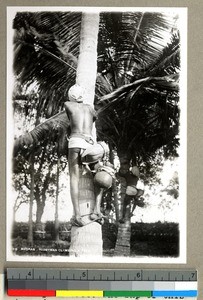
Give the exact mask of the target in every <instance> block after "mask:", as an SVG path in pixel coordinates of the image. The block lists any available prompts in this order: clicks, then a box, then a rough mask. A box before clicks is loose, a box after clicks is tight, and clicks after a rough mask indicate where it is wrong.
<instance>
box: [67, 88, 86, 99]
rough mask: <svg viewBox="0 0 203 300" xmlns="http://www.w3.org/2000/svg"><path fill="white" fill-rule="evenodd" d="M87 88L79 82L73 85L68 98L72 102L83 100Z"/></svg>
mask: <svg viewBox="0 0 203 300" xmlns="http://www.w3.org/2000/svg"><path fill="white" fill-rule="evenodd" d="M85 93H86V91H85V89H84V88H83V87H81V86H80V85H78V84H75V85H73V86H72V87H71V88H70V89H69V91H68V98H69V100H70V101H72V102H83V99H84V96H85Z"/></svg>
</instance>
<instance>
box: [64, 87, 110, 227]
mask: <svg viewBox="0 0 203 300" xmlns="http://www.w3.org/2000/svg"><path fill="white" fill-rule="evenodd" d="M84 93H85V89H83V88H82V87H80V86H79V85H77V84H76V85H74V86H72V87H71V88H70V90H69V100H70V101H67V102H66V103H65V110H66V113H67V116H68V118H69V119H70V127H71V135H70V137H69V142H68V148H69V151H68V163H69V172H70V192H71V199H72V203H73V208H74V213H75V217H74V220H73V225H75V226H84V225H86V223H85V222H84V221H83V220H82V216H81V213H80V208H79V179H80V166H82V160H81V156H82V159H83V161H85V162H86V160H85V157H87V156H89V157H91V158H93V157H92V156H93V155H91V152H93V153H94V154H95V155H94V156H96V161H94V159H93V161H92V160H89V163H90V164H92V165H93V167H94V165H95V164H97V163H98V160H100V159H101V160H102V158H104V156H106V155H105V154H106V151H105V150H107V147H106V149H105V147H104V145H105V144H104V142H103V143H100V144H99V145H100V146H99V145H97V144H96V141H95V140H94V138H93V135H92V127H93V122H94V121H95V120H96V111H95V110H94V108H93V106H91V105H90V104H84V103H83V99H84ZM93 145H94V147H91V146H93ZM89 148H90V149H89ZM85 150H88V151H86V152H85ZM104 159H105V158H104ZM100 165H101V166H102V165H103V163H101V162H100ZM88 170H89V171H91V170H90V168H89V169H88ZM95 185H96V186H95V197H96V203H95V208H94V212H93V213H92V214H91V215H90V218H91V219H92V220H98V219H101V218H102V214H101V212H100V203H101V198H102V194H103V189H102V188H103V186H100V187H99V186H98V185H97V182H95Z"/></svg>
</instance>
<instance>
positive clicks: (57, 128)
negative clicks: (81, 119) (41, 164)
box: [13, 111, 70, 157]
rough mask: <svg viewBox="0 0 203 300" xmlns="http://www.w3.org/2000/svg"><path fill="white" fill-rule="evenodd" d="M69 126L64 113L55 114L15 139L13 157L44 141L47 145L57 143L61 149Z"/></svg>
mask: <svg viewBox="0 0 203 300" xmlns="http://www.w3.org/2000/svg"><path fill="white" fill-rule="evenodd" d="M69 125H70V123H69V119H68V117H67V115H66V113H65V111H63V112H60V113H58V114H56V115H55V116H53V117H51V118H49V119H47V120H46V121H44V122H43V123H41V124H39V125H37V126H36V127H35V128H34V129H33V130H31V131H30V132H27V133H25V134H24V135H22V136H20V137H19V138H18V139H16V141H15V142H14V151H13V156H14V157H15V156H17V155H18V153H19V152H22V153H27V152H31V151H33V149H35V147H38V146H39V145H40V144H41V143H43V142H44V141H48V142H49V143H50V142H51V141H52V142H53V141H54V142H58V143H59V144H60V147H61V148H62V144H63V143H64V139H65V136H66V134H67V133H68V130H69ZM62 140H63V141H62Z"/></svg>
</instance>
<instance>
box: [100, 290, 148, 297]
mask: <svg viewBox="0 0 203 300" xmlns="http://www.w3.org/2000/svg"><path fill="white" fill-rule="evenodd" d="M151 296H152V292H151V291H104V297H151Z"/></svg>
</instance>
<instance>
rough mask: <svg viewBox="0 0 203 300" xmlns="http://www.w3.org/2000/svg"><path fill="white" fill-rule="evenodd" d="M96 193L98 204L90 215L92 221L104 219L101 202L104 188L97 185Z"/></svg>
mask: <svg viewBox="0 0 203 300" xmlns="http://www.w3.org/2000/svg"><path fill="white" fill-rule="evenodd" d="M94 191H95V198H96V203H95V207H94V211H93V213H92V214H91V215H90V219H92V220H95V219H98V218H100V217H102V213H101V201H102V196H103V191H104V189H102V188H100V187H98V186H97V185H95V187H94Z"/></svg>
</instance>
